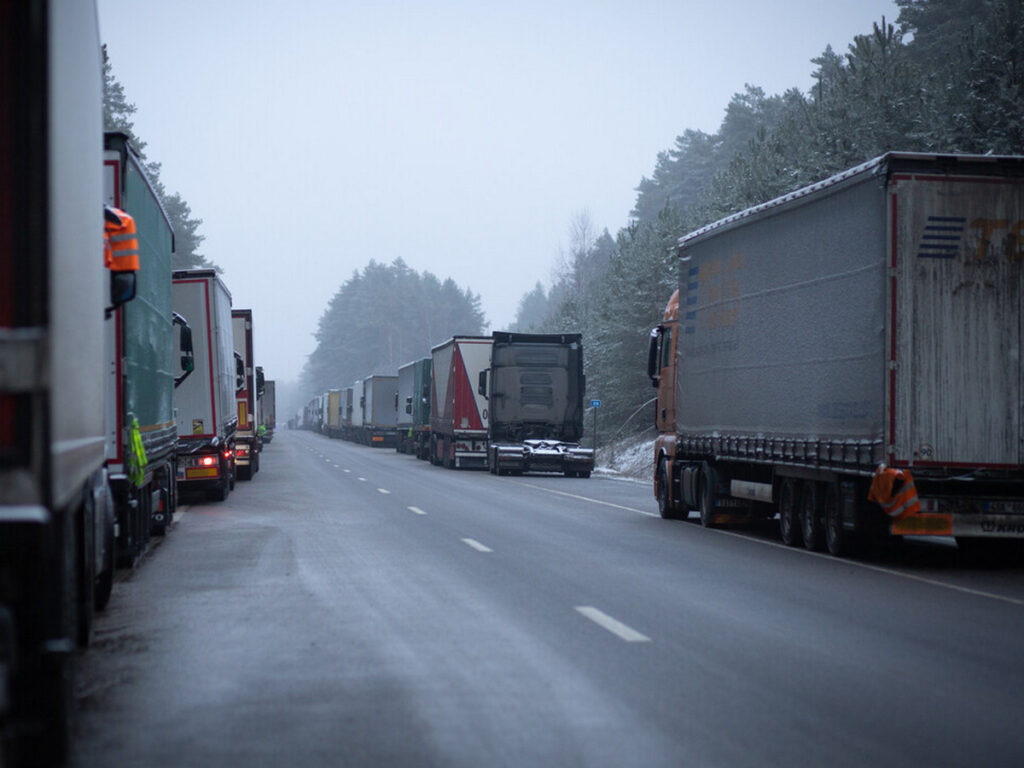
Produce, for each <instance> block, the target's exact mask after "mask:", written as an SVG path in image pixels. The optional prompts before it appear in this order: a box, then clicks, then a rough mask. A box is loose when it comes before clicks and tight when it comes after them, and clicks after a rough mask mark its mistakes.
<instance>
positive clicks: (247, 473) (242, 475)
mask: <svg viewBox="0 0 1024 768" xmlns="http://www.w3.org/2000/svg"><path fill="white" fill-rule="evenodd" d="M238 479H239V480H252V467H251V466H250V465H248V464H243V465H241V466H240V467H238Z"/></svg>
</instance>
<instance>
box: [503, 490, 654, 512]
mask: <svg viewBox="0 0 1024 768" xmlns="http://www.w3.org/2000/svg"><path fill="white" fill-rule="evenodd" d="M517 485H525V486H526V487H527V488H534V489H536V490H538V491H545V492H547V493H554V494H558V495H559V496H568V497H569V498H570V499H579V500H580V501H589V502H590V503H592V504H601V505H602V506H605V507H614V508H615V509H624V510H626V511H627V512H636V513H637V514H638V515H646V516H647V517H661V515H659V514H658V513H657V512H645V511H644V510H642V509H637V508H636V507H624V506H623V505H622V504H612V503H611V502H610V501H601V499H592V498H591V497H590V496H580V495H579V494H577V493H566V492H565V491H556V490H555V489H554V488H545V487H544V486H543V485H533V484H532V483H524V482H518V483H517Z"/></svg>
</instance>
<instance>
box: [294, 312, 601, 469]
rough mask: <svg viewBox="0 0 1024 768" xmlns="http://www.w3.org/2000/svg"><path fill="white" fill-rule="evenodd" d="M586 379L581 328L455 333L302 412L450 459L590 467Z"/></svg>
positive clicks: (377, 440)
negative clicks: (390, 371) (393, 370)
mask: <svg viewBox="0 0 1024 768" xmlns="http://www.w3.org/2000/svg"><path fill="white" fill-rule="evenodd" d="M585 388H586V379H585V376H584V374H583V344H582V340H581V337H580V335H579V334H525V333H506V332H494V333H492V334H491V335H490V336H453V337H452V338H450V339H448V340H447V341H445V342H443V343H442V344H439V345H437V346H435V347H434V348H433V349H432V350H431V355H430V357H426V358H422V359H419V360H414V361H412V362H410V363H407V364H406V365H403V366H401V367H400V368H399V369H398V372H397V375H373V376H367V377H366V378H365V379H361V380H358V381H356V382H355V383H354V384H353V385H352V386H350V387H345V388H339V389H332V390H329V391H327V392H324V393H323V394H321V395H319V396H317V397H315V398H313V399H312V400H310V401H309V403H307V405H306V406H305V407H304V408H303V412H302V414H301V418H299V419H298V421H299V423H300V425H301V426H302V427H303V428H305V429H312V430H315V431H318V432H322V433H323V434H326V435H328V436H329V437H337V438H342V439H346V440H352V441H354V442H359V443H362V444H364V445H370V446H381V447H392V446H393V447H394V448H395V450H396V451H398V452H400V453H407V454H412V455H415V456H416V458H418V459H424V460H428V461H430V463H431V464H435V465H440V466H444V467H448V468H451V469H462V468H482V469H488V470H490V472H492V473H494V474H500V475H506V474H513V473H514V474H520V473H523V472H557V473H562V474H565V475H566V476H570V477H589V476H590V473H591V472H592V471H593V468H594V451H593V448H587V447H584V446H582V445H581V444H580V441H581V440H582V438H583V394H584V390H585Z"/></svg>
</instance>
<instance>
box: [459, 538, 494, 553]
mask: <svg viewBox="0 0 1024 768" xmlns="http://www.w3.org/2000/svg"><path fill="white" fill-rule="evenodd" d="M462 542H463V543H464V544H468V545H469V546H471V547H472V548H473V549H475V550H476V551H477V552H493V551H494V550H493V549H491V548H490V547H485V546H484V545H483V544H481V543H480V542H479V541H477V540H476V539H463V540H462Z"/></svg>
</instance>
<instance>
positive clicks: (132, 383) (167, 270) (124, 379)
mask: <svg viewBox="0 0 1024 768" xmlns="http://www.w3.org/2000/svg"><path fill="white" fill-rule="evenodd" d="M103 169H104V197H105V201H106V203H107V204H108V205H112V206H114V207H116V208H119V209H121V210H123V211H125V212H126V213H128V214H130V215H131V216H132V217H133V218H134V219H135V228H136V233H137V239H138V244H139V270H138V273H137V276H136V288H135V300H134V301H131V302H128V303H127V304H125V305H124V306H123V307H121V308H119V309H117V310H115V311H114V313H113V322H112V323H108V324H107V340H106V341H107V360H108V368H107V376H108V377H109V382H108V386H107V388H106V392H107V408H106V411H107V430H106V441H107V471H108V472H109V474H110V481H111V486H112V489H113V492H114V499H115V509H116V512H117V518H116V519H117V553H118V559H119V561H120V562H121V564H129V563H131V562H132V561H133V560H134V559H135V558H137V557H138V556H139V555H140V554H142V552H143V551H144V549H145V547H146V544H147V542H148V540H149V536H150V532H151V530H152V532H154V533H163V532H164V531H165V530H166V528H167V525H168V523H169V522H170V519H171V515H172V514H173V513H174V508H175V504H176V499H177V493H176V482H175V475H176V468H175V462H176V454H175V449H176V446H177V440H178V435H177V429H176V428H175V422H174V389H175V380H176V378H178V377H179V375H180V376H181V377H184V376H185V375H187V373H185V372H184V371H181V372H180V374H179V371H180V369H181V366H182V364H183V363H185V364H186V365H189V366H190V363H187V362H186V361H185V360H182V359H181V357H184V358H188V357H189V356H190V354H191V348H190V347H191V343H190V334H189V332H188V331H184V332H182V333H181V334H180V336H179V338H178V339H176V338H175V324H176V323H178V324H180V325H182V326H183V327H187V326H184V320H183V319H181V318H180V317H179V318H177V319H176V318H175V316H174V312H173V310H172V307H171V254H172V253H173V251H174V231H173V230H172V228H171V223H170V219H169V218H168V216H167V212H166V211H165V210H164V207H163V205H162V204H161V202H160V197H159V195H157V193H156V191H155V189H154V188H153V185H152V184H151V182H150V180H149V178H148V177H147V175H146V172H145V170H144V169H143V166H142V163H141V161H140V159H139V157H138V155H137V154H136V153H135V151H134V149H133V148H132V146H131V144H129V142H128V137H127V136H125V135H124V134H123V133H107V134H105V136H104V153H103ZM182 344H184V345H185V347H186V348H187V351H185V350H182V349H181V346H182ZM179 355H180V357H179Z"/></svg>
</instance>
